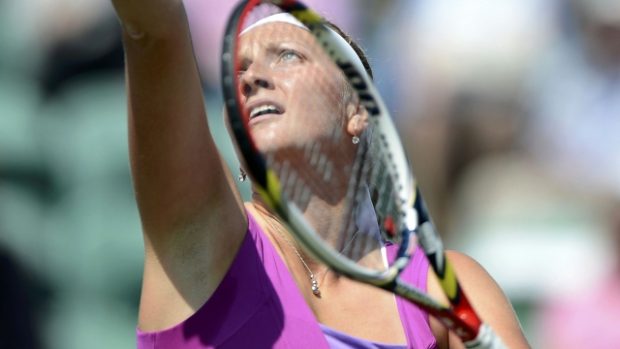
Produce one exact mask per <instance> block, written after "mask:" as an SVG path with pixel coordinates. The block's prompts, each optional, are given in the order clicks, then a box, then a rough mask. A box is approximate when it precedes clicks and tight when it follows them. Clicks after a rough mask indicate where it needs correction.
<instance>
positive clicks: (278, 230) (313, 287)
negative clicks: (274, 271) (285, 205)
mask: <svg viewBox="0 0 620 349" xmlns="http://www.w3.org/2000/svg"><path fill="white" fill-rule="evenodd" d="M255 207H256V205H255ZM258 211H260V212H261V213H262V214H263V215H264V216H266V217H267V218H268V219H266V221H267V224H269V227H270V228H271V229H272V230H273V231H275V232H276V233H277V234H278V235H279V236H280V238H282V240H284V241H285V242H286V244H287V245H289V246H290V247H291V249H292V250H293V252H294V253H295V255H297V258H299V260H300V261H301V264H302V265H303V266H304V268H305V269H306V271H307V272H308V277H309V278H310V285H311V290H312V294H313V295H315V296H316V297H318V298H320V297H321V290H320V289H319V282H318V281H317V279H316V276H315V275H314V273H313V272H312V270H311V269H310V267H309V266H308V264H307V263H306V261H305V260H304V257H302V255H301V253H300V252H299V250H298V249H297V247H295V245H293V243H292V242H291V241H290V240H289V239H287V238H286V236H284V233H283V232H282V229H281V228H278V227H276V225H275V224H273V222H272V220H275V221H276V222H278V224H280V225H282V223H280V221H279V220H278V219H277V218H276V217H274V216H273V215H272V214H270V213H268V212H265V211H264V209H262V208H259V209H258ZM325 271H327V269H326V270H325Z"/></svg>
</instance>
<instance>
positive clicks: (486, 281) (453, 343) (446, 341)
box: [428, 251, 530, 349]
mask: <svg viewBox="0 0 620 349" xmlns="http://www.w3.org/2000/svg"><path fill="white" fill-rule="evenodd" d="M446 257H447V258H448V259H449V260H450V262H451V263H452V265H453V266H454V269H455V272H456V274H457V277H458V279H459V283H460V284H461V287H462V288H463V291H464V292H465V294H466V295H467V297H468V298H469V300H470V302H471V304H472V306H473V307H474V309H475V310H476V312H478V314H479V315H480V316H481V317H482V318H483V320H484V321H485V322H486V323H488V324H489V325H490V326H491V327H492V328H493V330H494V331H495V332H496V333H497V334H498V335H499V336H500V337H501V338H502V340H503V341H504V343H505V344H506V345H507V346H508V347H509V348H511V349H529V348H530V346H529V344H528V343H527V340H526V338H525V336H524V334H523V331H522V329H521V325H520V324H519V320H518V318H517V316H516V314H515V312H514V309H513V307H512V304H511V303H510V300H509V299H508V297H507V296H506V295H505V294H504V292H503V291H502V289H501V288H500V286H499V285H498V284H497V282H496V281H495V280H494V279H493V278H492V277H491V275H490V274H489V273H488V272H487V271H486V270H485V269H484V267H482V266H481V265H480V263H478V262H477V261H476V260H474V259H473V258H471V257H469V256H467V255H465V254H463V253H460V252H457V251H446ZM428 281H429V284H428V292H429V293H431V295H432V296H433V297H436V298H440V299H442V300H446V298H445V296H444V295H443V292H442V291H441V286H440V285H439V282H438V280H437V278H436V277H435V275H434V274H433V273H432V272H429V280H428ZM431 326H432V329H433V332H434V333H435V336H436V337H438V338H437V339H438V344H439V347H440V348H451V349H455V348H464V346H463V345H462V344H461V343H460V341H459V340H458V338H456V336H454V335H452V334H449V335H448V334H447V333H446V330H445V329H444V328H443V327H442V326H441V325H440V324H439V323H438V322H437V321H435V320H432V321H431Z"/></svg>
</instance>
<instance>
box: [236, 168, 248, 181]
mask: <svg viewBox="0 0 620 349" xmlns="http://www.w3.org/2000/svg"><path fill="white" fill-rule="evenodd" d="M237 179H238V180H239V182H245V181H246V179H248V174H247V173H245V171H244V170H243V169H242V168H241V167H239V177H237Z"/></svg>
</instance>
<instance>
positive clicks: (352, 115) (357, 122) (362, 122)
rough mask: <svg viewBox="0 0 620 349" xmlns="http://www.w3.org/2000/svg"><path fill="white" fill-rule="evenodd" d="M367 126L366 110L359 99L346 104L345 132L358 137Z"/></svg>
mask: <svg viewBox="0 0 620 349" xmlns="http://www.w3.org/2000/svg"><path fill="white" fill-rule="evenodd" d="M367 127H368V111H367V110H366V108H364V106H363V105H362V104H361V103H359V101H351V102H349V103H348V104H347V133H348V134H349V135H350V136H351V137H353V136H357V137H360V136H361V135H362V133H363V132H364V130H366V128H367Z"/></svg>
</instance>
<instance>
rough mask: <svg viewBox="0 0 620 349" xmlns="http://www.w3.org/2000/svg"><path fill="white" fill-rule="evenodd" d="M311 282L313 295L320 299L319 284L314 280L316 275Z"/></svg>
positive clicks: (311, 278)
mask: <svg viewBox="0 0 620 349" xmlns="http://www.w3.org/2000/svg"><path fill="white" fill-rule="evenodd" d="M310 281H311V282H312V293H313V294H314V295H315V296H317V297H318V296H319V295H320V294H321V290H319V283H318V282H317V281H316V279H315V278H314V275H312V276H311V277H310Z"/></svg>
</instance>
